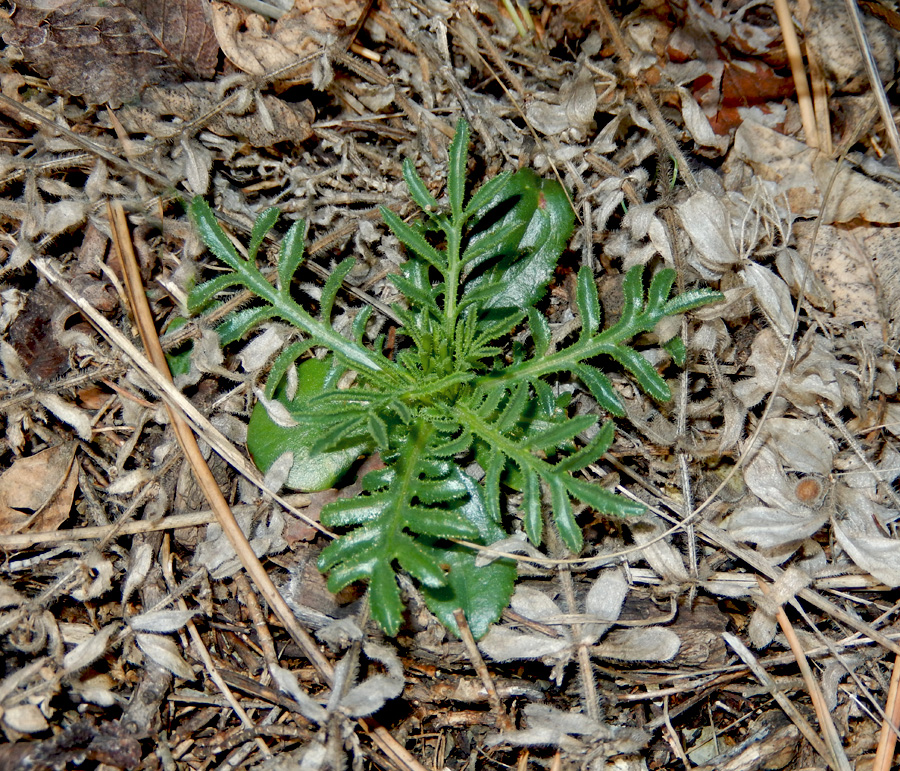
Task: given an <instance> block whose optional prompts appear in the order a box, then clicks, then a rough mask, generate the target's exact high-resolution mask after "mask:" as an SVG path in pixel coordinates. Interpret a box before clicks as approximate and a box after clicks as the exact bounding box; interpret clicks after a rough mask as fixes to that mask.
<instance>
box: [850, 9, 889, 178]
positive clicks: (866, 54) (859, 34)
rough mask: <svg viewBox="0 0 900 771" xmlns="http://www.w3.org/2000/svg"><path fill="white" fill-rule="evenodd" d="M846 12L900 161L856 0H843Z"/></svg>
mask: <svg viewBox="0 0 900 771" xmlns="http://www.w3.org/2000/svg"><path fill="white" fill-rule="evenodd" d="M845 4H846V6H847V13H848V14H849V16H850V25H851V27H852V28H853V34H854V35H856V42H857V44H858V45H859V51H860V53H861V54H862V58H863V63H864V64H865V66H866V75H868V77H869V85H870V86H871V87H872V95H873V96H874V97H875V103H876V104H877V105H878V113H879V115H881V120H882V122H883V123H884V130H885V133H886V134H887V136H888V142H889V143H890V145H891V150H892V151H893V152H894V160H895V161H896V162H897V163H900V132H898V131H897V124H896V123H894V113H893V110H892V108H891V103H890V100H889V99H888V97H887V94H886V93H885V91H884V84H883V83H882V82H881V78H880V77H879V76H878V67H877V66H876V64H875V59H874V58H873V56H872V47H871V46H870V45H869V40H868V38H867V36H866V30H865V28H864V27H863V23H862V16H861V15H860V13H859V6H857V4H856V0H845Z"/></svg>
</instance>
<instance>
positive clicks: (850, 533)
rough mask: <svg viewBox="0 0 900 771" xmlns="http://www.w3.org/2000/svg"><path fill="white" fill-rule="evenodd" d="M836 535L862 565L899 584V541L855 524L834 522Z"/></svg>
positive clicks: (869, 571)
mask: <svg viewBox="0 0 900 771" xmlns="http://www.w3.org/2000/svg"><path fill="white" fill-rule="evenodd" d="M832 527H833V528H834V536H835V538H836V539H837V542H838V543H839V544H840V545H841V548H842V549H843V550H844V551H845V552H847V556H848V557H850V559H852V560H853V561H854V562H855V563H856V564H857V565H859V567H861V568H862V569H863V570H865V571H866V572H868V573H870V574H871V575H872V576H874V577H875V578H877V579H878V580H879V581H881V582H882V583H884V584H886V585H887V586H891V587H893V586H900V540H898V539H896V538H888V537H886V536H884V535H882V534H881V533H880V532H878V531H877V530H875V527H874V525H873V526H872V527H871V528H869V529H867V530H864V529H863V528H860V527H858V526H857V525H855V523H852V522H849V521H844V522H833V523H832Z"/></svg>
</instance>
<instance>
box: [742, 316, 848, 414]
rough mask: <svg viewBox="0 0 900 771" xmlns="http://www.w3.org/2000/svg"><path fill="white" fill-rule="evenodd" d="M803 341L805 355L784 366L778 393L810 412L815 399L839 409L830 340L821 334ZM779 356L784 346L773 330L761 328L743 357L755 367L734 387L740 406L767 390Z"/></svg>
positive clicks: (815, 406)
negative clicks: (746, 354)
mask: <svg viewBox="0 0 900 771" xmlns="http://www.w3.org/2000/svg"><path fill="white" fill-rule="evenodd" d="M807 342H808V346H809V347H808V355H804V356H802V357H798V359H799V360H798V361H797V363H796V364H795V365H794V366H793V367H788V368H787V369H786V370H785V372H784V376H783V377H782V379H781V384H780V386H779V389H778V393H779V396H780V397H782V398H784V399H787V400H788V401H789V402H791V404H793V405H794V406H795V407H797V408H799V409H801V410H803V411H804V412H808V413H810V414H816V413H818V411H819V406H818V401H819V399H823V400H825V401H826V402H828V403H830V404H831V406H832V409H835V410H840V409H842V408H843V406H844V398H843V395H842V394H841V387H840V384H839V382H838V372H839V369H840V365H839V364H838V361H837V359H836V358H835V357H834V355H833V354H832V353H831V345H830V343H829V342H828V341H827V340H826V339H825V338H824V337H822V336H821V335H815V336H813V338H812V339H811V340H810V341H807ZM783 358H784V346H783V345H782V344H781V342H780V341H779V339H778V335H777V334H776V332H775V331H774V330H772V329H764V330H763V331H762V332H760V333H759V334H758V335H757V336H756V339H755V340H754V341H753V343H752V345H751V353H750V358H749V359H748V360H747V365H748V366H750V367H754V368H755V370H756V371H755V373H754V374H753V376H752V377H749V378H747V379H746V380H741V381H739V382H738V383H736V384H735V387H734V394H735V396H737V397H738V399H740V400H741V401H742V402H743V403H744V406H746V407H753V406H755V405H756V404H758V403H759V402H760V401H762V399H763V397H764V396H766V395H767V394H769V393H771V391H772V389H773V388H774V387H775V380H776V377H777V375H778V369H779V367H780V366H781V361H782V359H783Z"/></svg>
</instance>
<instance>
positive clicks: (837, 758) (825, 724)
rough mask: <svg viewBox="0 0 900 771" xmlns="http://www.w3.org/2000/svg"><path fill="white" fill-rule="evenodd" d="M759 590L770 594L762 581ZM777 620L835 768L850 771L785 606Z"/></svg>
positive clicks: (779, 611) (845, 755) (820, 690)
mask: <svg viewBox="0 0 900 771" xmlns="http://www.w3.org/2000/svg"><path fill="white" fill-rule="evenodd" d="M759 588H760V589H761V590H762V592H763V594H766V595H768V594H769V590H768V588H767V587H766V585H765V584H764V583H763V582H762V581H760V582H759ZM775 618H776V619H777V620H778V625H779V626H780V627H781V631H782V632H784V636H785V637H786V638H787V641H788V645H790V646H791V651H792V652H793V654H794V657H795V658H796V660H797V666H799V667H800V673H801V674H802V675H803V682H805V683H806V690H807V691H808V692H809V697H810V699H811V700H812V703H813V707H815V710H816V717H817V718H818V719H819V725H820V726H821V727H822V730H823V732H824V733H825V740H826V741H827V743H828V746H829V747H830V749H831V755H832V758H833V759H834V761H833V762H834V766H835V767H836V768H838V769H840V771H850V768H851V766H850V761H849V760H848V759H847V753H846V752H844V747H843V745H842V744H841V737H840V735H839V734H838V731H837V728H835V725H834V721H833V720H832V719H831V712H830V711H829V710H828V707H827V705H826V704H825V697H824V696H823V695H822V689H821V687H820V686H819V681H818V680H816V676H815V675H814V674H813V671H812V668H811V667H810V666H809V661H808V660H807V658H806V652H805V651H804V650H803V645H802V644H801V643H800V640H799V638H798V637H797V633H796V632H795V631H794V626H793V624H791V621H790V619H789V618H788V617H787V614H786V613H785V612H784V607H783V606H781V605H779V606H778V609H777V610H776V611H775Z"/></svg>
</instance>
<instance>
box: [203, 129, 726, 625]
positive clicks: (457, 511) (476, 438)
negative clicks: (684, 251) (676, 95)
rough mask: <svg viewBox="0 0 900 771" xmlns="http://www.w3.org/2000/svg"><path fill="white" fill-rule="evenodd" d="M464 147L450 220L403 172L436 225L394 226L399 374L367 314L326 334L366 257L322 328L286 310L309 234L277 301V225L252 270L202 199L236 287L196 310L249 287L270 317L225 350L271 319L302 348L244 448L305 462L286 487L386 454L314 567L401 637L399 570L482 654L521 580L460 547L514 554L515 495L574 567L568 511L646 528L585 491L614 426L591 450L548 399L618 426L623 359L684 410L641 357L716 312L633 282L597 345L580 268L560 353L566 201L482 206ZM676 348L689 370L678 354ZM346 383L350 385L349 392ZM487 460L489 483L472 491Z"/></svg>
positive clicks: (219, 285) (599, 494) (531, 196)
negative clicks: (588, 401) (579, 402)
mask: <svg viewBox="0 0 900 771" xmlns="http://www.w3.org/2000/svg"><path fill="white" fill-rule="evenodd" d="M468 144H469V128H468V125H467V124H466V122H465V121H463V120H460V121H459V123H458V124H457V129H456V134H455V136H454V139H453V141H452V143H451V145H450V153H449V165H448V173H447V188H446V193H447V201H446V204H444V205H442V204H441V203H439V202H438V201H437V200H436V199H435V197H434V196H433V195H432V194H431V192H430V191H429V189H428V187H427V186H426V184H425V183H424V182H423V181H422V179H421V178H420V177H419V175H418V174H417V173H416V171H415V168H414V167H413V164H412V163H411V162H410V161H408V160H407V161H406V162H405V163H404V166H403V173H404V177H405V180H406V184H407V186H408V188H409V192H410V195H411V196H412V199H413V200H414V201H415V203H416V204H417V205H418V206H419V208H420V209H421V210H422V212H423V214H424V217H423V219H422V221H421V222H418V223H414V224H407V223H406V222H404V221H403V220H402V219H401V218H400V217H399V216H397V215H396V214H395V213H393V212H391V211H390V210H388V209H383V210H382V215H383V217H384V220H385V222H386V223H387V225H388V227H389V228H390V229H391V231H393V233H394V234H395V235H396V236H397V238H398V239H399V240H400V241H401V242H402V243H403V245H404V246H405V247H406V249H407V252H408V259H407V261H406V263H404V265H403V268H402V274H401V275H395V276H391V280H392V281H393V282H394V284H395V286H396V287H397V289H398V290H399V291H400V292H401V294H402V295H403V297H404V300H405V302H404V303H403V304H398V305H396V306H395V308H394V310H395V312H396V314H397V316H398V317H399V318H400V319H401V321H402V327H401V328H400V330H399V331H398V335H399V336H402V337H401V340H403V339H405V341H406V344H405V345H401V346H400V347H399V349H398V351H397V354H396V357H395V358H392V357H391V356H389V355H388V354H387V353H386V352H385V350H386V349H385V340H384V338H383V337H379V338H378V339H377V340H376V341H375V343H374V344H373V345H367V344H366V343H365V330H366V325H367V322H368V320H369V315H370V312H371V308H369V307H365V308H363V309H362V310H361V311H360V312H359V314H358V315H357V316H356V320H355V323H354V325H353V330H352V337H351V339H348V338H347V337H344V336H342V335H341V334H339V333H338V332H337V331H336V330H335V329H334V327H333V326H332V325H331V315H332V309H333V305H334V300H335V296H336V294H337V292H338V289H339V288H340V285H341V282H342V281H343V280H344V278H345V277H346V275H347V273H348V272H349V271H350V269H351V268H352V266H353V260H352V258H348V259H347V260H345V261H344V262H342V263H341V264H340V265H338V266H337V267H336V268H335V270H334V272H333V273H332V275H331V276H330V278H329V279H328V281H327V282H326V283H325V286H324V287H323V289H322V294H321V297H320V299H319V313H318V316H317V317H315V316H313V315H311V314H310V313H309V312H307V311H306V310H305V309H304V308H303V307H301V306H300V305H299V304H298V303H297V302H296V301H295V300H294V299H293V298H292V296H291V279H292V277H293V276H294V273H295V272H296V270H297V268H298V267H299V266H300V264H301V262H302V260H303V236H304V227H305V226H304V224H303V223H302V222H297V223H295V224H294V225H293V226H292V227H291V229H290V230H289V232H288V234H287V235H286V236H285V238H284V240H283V242H282V245H281V250H280V253H279V256H278V264H277V271H276V274H277V278H276V281H275V284H274V285H273V284H271V283H269V281H267V280H266V278H265V277H264V276H263V274H262V273H261V272H260V270H259V268H258V267H257V265H256V255H257V252H258V250H259V247H260V245H261V244H262V242H263V239H264V237H265V235H266V233H267V232H268V231H269V230H270V229H271V227H272V226H273V225H274V223H275V220H276V219H277V216H278V213H277V211H276V210H275V209H269V210H267V211H266V212H264V213H263V214H262V215H260V217H259V219H258V221H257V223H256V225H255V226H254V228H253V231H252V234H251V240H250V245H249V249H248V257H247V259H244V258H243V257H241V256H240V255H238V253H237V251H236V250H235V249H234V247H233V245H232V243H231V242H230V241H229V240H228V238H227V237H226V236H225V234H224V233H223V232H222V230H221V228H220V227H219V225H218V223H217V222H216V220H215V218H214V217H213V215H212V213H211V211H210V209H209V207H208V206H207V205H206V203H205V202H204V201H203V200H202V199H199V198H197V199H194V201H193V203H192V204H191V208H190V211H191V216H192V217H193V220H194V222H195V223H196V225H197V228H198V229H199V231H200V234H201V236H202V238H203V240H204V241H205V243H206V244H207V246H208V247H209V249H210V250H211V251H212V252H213V253H214V254H215V255H216V256H217V257H218V258H219V259H220V260H221V261H222V262H223V263H225V265H226V266H228V267H229V268H230V269H231V270H230V271H229V272H227V273H223V274H220V275H219V276H217V277H216V278H214V279H212V280H210V281H207V282H206V283H203V284H200V285H199V286H197V287H196V288H195V289H193V290H192V291H191V292H190V296H189V304H190V310H191V311H192V312H194V311H199V310H203V309H205V308H207V307H208V306H209V305H210V303H212V302H213V300H214V298H215V296H216V295H218V294H219V293H220V292H221V291H223V290H225V289H228V288H230V287H235V286H242V287H245V288H247V289H249V290H250V291H251V292H253V293H254V294H255V295H256V296H257V297H258V299H259V303H258V304H257V305H255V306H254V307H251V308H246V309H243V310H241V311H238V312H236V313H234V314H232V315H231V316H229V317H227V318H226V320H225V321H224V322H223V323H222V324H221V326H220V327H219V328H218V329H219V334H220V336H221V340H222V344H223V345H226V344H228V343H230V342H233V341H235V340H238V339H239V338H241V337H243V336H244V335H245V334H247V333H248V332H249V331H250V330H251V329H253V328H254V327H255V326H257V325H258V324H260V323H261V322H263V321H265V320H267V319H270V318H275V317H277V318H280V319H282V320H284V321H286V322H288V323H290V324H293V325H294V326H295V327H296V328H297V329H299V330H301V331H302V332H304V333H305V335H306V337H305V338H304V339H303V341H302V342H299V343H296V344H294V345H292V346H290V347H289V348H288V349H287V350H285V351H284V352H283V353H282V354H281V355H280V356H279V357H278V359H277V360H276V362H275V364H274V366H273V367H272V370H271V372H270V374H269V377H268V380H267V382H266V386H265V401H263V402H261V403H260V404H258V405H257V406H256V408H255V410H254V412H253V415H252V417H251V420H250V426H249V433H248V440H247V441H248V447H249V449H250V452H251V454H252V455H253V457H254V459H255V460H256V462H257V463H258V465H260V467H261V468H262V469H263V470H266V469H267V468H268V467H269V466H270V465H271V464H272V463H273V462H274V461H275V460H276V459H277V458H278V457H280V456H281V455H283V454H284V453H285V452H291V453H293V467H292V469H291V473H290V475H289V477H288V482H289V484H293V485H295V486H296V487H299V488H301V489H306V490H314V489H321V488H322V487H328V486H331V485H333V484H334V483H335V481H337V479H339V477H340V476H341V475H342V474H343V473H344V472H345V471H347V470H348V469H349V467H350V466H351V465H353V464H354V463H355V461H356V460H357V459H358V457H359V456H360V455H361V454H371V453H374V452H378V453H379V454H380V456H381V458H382V460H383V462H384V468H381V469H378V470H376V471H371V472H369V473H368V474H367V475H366V476H365V477H364V479H363V493H362V494H361V495H359V496H358V497H355V498H350V499H344V500H339V501H336V502H334V503H331V504H329V505H328V506H326V507H325V508H324V509H323V511H322V516H321V519H322V523H323V524H324V525H326V526H327V527H329V528H335V529H337V530H339V531H341V532H342V533H343V535H341V536H340V537H339V538H338V539H337V540H336V541H334V542H333V543H331V544H330V545H329V546H328V547H326V548H325V550H324V551H323V552H322V554H321V557H320V559H319V567H320V569H321V570H322V571H323V572H325V573H327V574H328V586H329V588H330V589H331V590H332V591H334V592H337V591H340V590H341V589H342V588H344V587H345V586H347V585H349V584H351V583H354V582H356V581H366V582H368V585H369V601H370V604H371V608H372V615H373V617H374V618H375V619H376V620H377V621H378V623H379V624H380V625H381V627H382V629H383V630H384V631H385V632H386V633H388V634H390V635H394V634H396V633H397V631H398V629H399V627H400V624H401V621H402V613H403V602H402V599H401V593H400V588H399V586H398V584H397V578H396V576H397V573H398V571H401V570H402V571H406V572H407V573H409V574H410V575H411V576H412V577H413V578H414V579H415V580H416V581H417V582H418V584H419V586H420V587H421V591H422V593H423V595H424V597H425V601H426V602H427V604H428V606H429V608H430V609H431V610H432V611H433V612H434V613H435V614H436V615H437V617H438V618H439V619H440V620H441V622H442V623H444V624H445V625H446V626H447V627H448V628H450V629H451V630H453V631H457V627H456V622H455V620H454V618H453V612H454V611H455V610H456V609H457V608H462V609H463V611H464V612H465V614H466V618H467V620H468V624H469V627H470V628H471V630H472V633H473V634H474V635H475V636H476V637H480V636H482V635H484V634H485V633H486V631H487V629H488V627H489V625H490V624H491V623H492V622H493V621H495V620H496V619H497V618H498V617H499V615H500V613H501V612H502V610H503V609H504V608H505V607H506V605H507V603H508V601H509V598H510V596H511V594H512V591H513V588H514V582H515V576H516V570H515V566H514V564H513V563H512V562H511V561H509V560H498V561H495V562H493V563H491V564H489V565H485V566H477V565H476V561H475V555H474V554H473V552H472V551H471V550H470V549H467V548H465V547H463V546H460V545H458V544H456V543H453V542H452V541H451V540H449V539H461V540H468V541H474V542H477V543H481V544H490V543H492V542H494V541H497V540H500V539H501V538H504V537H505V536H506V535H507V533H506V530H505V528H506V527H508V524H509V523H508V522H507V521H506V520H507V517H505V516H504V506H503V505H502V502H503V500H504V490H507V489H515V490H517V491H519V492H521V494H522V506H521V518H522V523H523V526H524V529H525V532H526V533H527V535H528V538H529V539H530V540H531V541H532V543H534V544H539V543H540V542H541V539H542V530H543V527H544V503H543V501H544V495H543V492H542V491H546V497H547V500H549V502H550V507H549V508H550V510H551V512H552V517H553V522H554V524H555V527H556V528H557V530H558V531H559V535H560V536H561V538H562V541H563V543H565V545H566V546H567V547H568V548H569V549H571V550H572V551H573V552H574V553H578V552H579V551H580V550H581V548H582V534H581V528H580V527H579V525H578V523H577V522H576V520H575V516H574V514H573V506H572V501H573V500H575V501H579V502H581V503H583V504H586V505H587V506H590V507H591V508H592V509H594V510H595V511H596V512H598V513H600V514H605V515H610V516H616V517H626V516H632V515H636V514H640V513H641V512H642V510H643V509H642V507H641V506H640V505H638V504H635V503H633V502H632V501H629V500H627V499H625V498H622V497H620V496H618V495H616V494H614V493H612V492H610V491H608V490H605V489H603V488H602V487H600V486H599V485H597V484H595V483H593V482H590V481H588V480H587V479H585V478H583V477H582V476H580V475H579V472H580V471H581V470H582V469H584V468H585V467H586V466H588V465H589V464H591V463H594V462H595V461H597V460H598V459H599V458H600V457H601V456H602V455H603V454H604V453H605V452H606V451H607V449H608V448H609V446H610V445H611V443H612V441H613V435H614V426H613V424H612V422H611V421H606V422H605V423H604V424H603V425H602V427H600V429H599V430H597V431H596V433H595V434H594V436H593V439H591V441H589V442H588V443H587V444H585V445H584V446H582V447H577V446H576V444H575V441H574V440H575V438H576V437H577V436H579V435H580V434H582V433H583V432H585V431H589V430H591V429H593V428H594V426H595V425H596V423H597V422H598V420H599V418H598V417H597V416H596V415H578V416H574V417H570V416H569V415H568V414H567V411H566V402H565V399H562V398H558V397H557V396H556V395H555V392H554V388H553V385H554V383H555V382H556V381H558V380H560V379H571V378H574V379H576V380H578V381H580V383H581V384H582V385H583V386H585V387H586V388H587V389H588V390H589V391H590V393H591V394H592V395H593V397H594V399H596V401H597V403H598V404H599V406H600V407H601V408H602V409H603V410H605V411H606V412H608V413H610V414H611V415H614V416H617V417H622V416H624V414H625V413H624V409H623V407H622V404H621V402H620V401H619V397H618V396H617V394H616V392H615V389H614V388H613V386H612V383H611V382H610V380H609V378H608V377H607V376H606V375H605V374H604V373H603V371H602V370H601V369H599V368H598V367H597V366H596V362H597V361H598V360H601V359H606V360H610V359H611V360H612V361H613V362H615V363H616V364H617V365H618V366H620V367H621V368H623V369H624V370H625V371H627V372H628V373H630V375H631V376H632V377H633V378H634V380H635V381H636V382H637V383H638V385H639V386H640V387H641V388H642V389H643V390H644V391H645V392H646V393H648V394H649V395H650V396H652V397H653V398H655V399H657V400H660V401H664V400H667V399H669V398H670V397H671V394H670V392H669V388H668V386H667V385H666V382H665V380H663V378H662V377H661V376H660V375H659V373H658V372H657V371H656V369H655V368H654V367H653V366H652V365H651V364H650V362H649V361H648V360H647V359H646V358H645V357H644V356H642V355H641V354H640V353H639V352H638V351H637V350H635V349H634V348H633V347H631V346H630V345H629V342H630V341H631V340H632V339H633V338H634V337H635V336H636V335H638V334H640V333H643V332H649V331H651V330H652V329H653V328H654V327H655V326H656V325H657V323H658V322H659V321H660V320H661V319H663V318H665V317H666V316H671V315H674V314H680V313H684V312H685V311H688V310H691V309H693V308H696V307H698V306H701V305H704V304H706V303H709V302H713V301H715V300H717V299H719V298H720V297H721V295H719V294H718V293H717V292H714V291H711V290H708V289H695V290H692V291H689V292H685V293H683V294H681V295H678V296H677V297H674V298H669V293H670V290H671V288H672V283H673V281H674V279H675V272H674V271H673V270H670V269H663V270H659V271H658V272H656V273H655V274H654V275H653V276H652V278H651V279H650V283H649V287H648V288H647V290H646V291H645V287H644V282H643V269H642V268H641V267H635V268H632V269H631V270H630V271H629V272H628V274H627V275H626V277H625V281H624V309H623V312H622V316H621V318H620V319H619V320H618V321H617V322H616V323H615V324H614V325H613V326H611V327H609V328H607V329H602V324H601V308H600V303H599V300H598V296H597V289H596V285H595V282H594V277H593V275H592V273H591V271H590V270H589V269H588V268H586V267H583V268H581V270H580V271H579V273H578V277H577V292H576V300H577V305H578V310H579V313H580V314H581V322H582V323H581V332H580V335H579V336H578V338H577V339H575V340H573V341H571V342H570V343H569V344H567V345H565V346H561V347H557V348H556V350H554V351H553V352H551V351H550V339H551V336H550V327H549V325H548V323H547V320H546V318H545V317H544V315H543V313H542V312H541V310H540V309H539V308H538V302H539V301H540V300H541V298H542V297H543V295H544V293H545V292H546V288H547V286H548V284H549V282H550V279H551V277H552V275H553V271H554V269H555V267H556V264H557V262H558V260H559V258H560V255H561V254H562V253H563V251H564V249H565V248H566V244H567V243H568V240H569V237H570V236H571V233H572V227H573V223H574V215H573V212H572V209H571V206H570V205H569V201H568V198H567V196H566V194H565V191H564V190H563V189H562V187H561V186H560V185H559V184H558V183H556V182H555V181H552V180H542V179H540V178H538V177H537V175H535V174H534V173H533V172H531V171H529V170H527V169H525V170H522V171H519V172H517V173H515V174H512V173H510V172H504V173H502V174H500V175H498V176H496V177H494V178H493V179H490V180H488V181H487V182H486V183H485V184H483V185H482V186H481V187H480V188H479V189H478V190H477V191H475V192H474V194H472V195H471V196H470V197H467V195H466V163H467V158H468ZM523 324H526V325H527V328H528V330H529V331H530V336H531V343H530V345H527V346H523V345H521V344H513V345H510V344H509V339H508V338H509V335H510V333H511V332H512V331H513V330H516V329H518V328H520V327H521V325H523ZM323 348H324V349H326V350H327V351H328V354H327V356H326V357H325V358H324V359H315V360H313V359H307V360H306V361H304V362H303V363H301V364H300V365H299V368H297V364H296V362H297V361H298V360H299V359H300V358H301V357H302V356H303V355H304V354H306V353H308V352H309V351H310V350H311V349H323ZM667 349H668V350H670V351H674V352H675V353H676V358H681V361H678V363H679V364H683V346H681V347H680V348H679V346H678V345H667ZM679 352H680V354H681V356H680V357H678V355H677V354H678V353H679ZM295 368H296V369H295ZM291 370H294V373H295V374H292V373H291ZM351 370H352V371H353V372H355V379H354V380H353V383H352V385H351V386H350V387H348V388H339V387H338V382H339V381H340V380H341V378H342V377H343V376H344V375H345V373H347V372H348V371H351ZM473 461H475V463H476V464H477V466H476V468H478V469H479V470H480V472H479V473H478V474H472V473H470V471H471V469H472V468H473V465H472V464H473Z"/></svg>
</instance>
